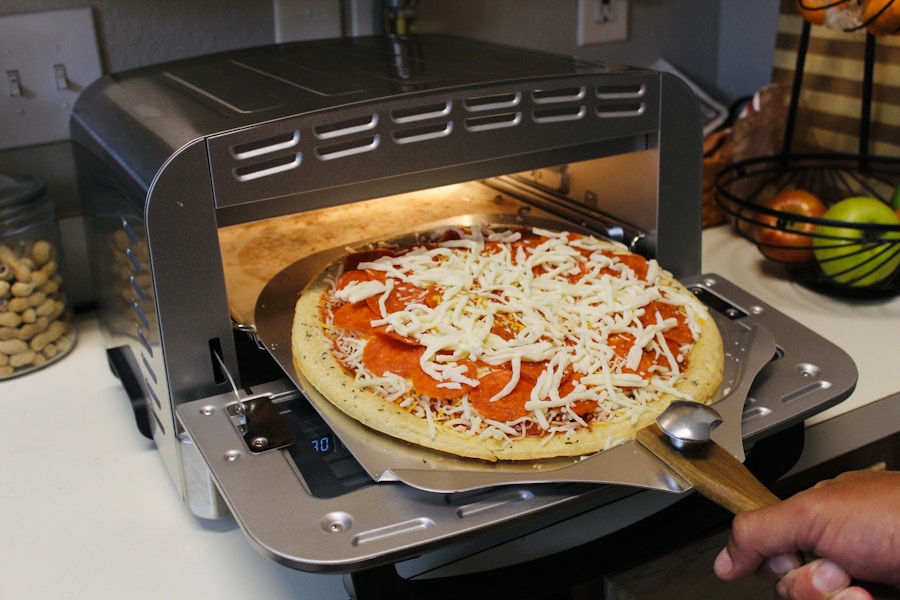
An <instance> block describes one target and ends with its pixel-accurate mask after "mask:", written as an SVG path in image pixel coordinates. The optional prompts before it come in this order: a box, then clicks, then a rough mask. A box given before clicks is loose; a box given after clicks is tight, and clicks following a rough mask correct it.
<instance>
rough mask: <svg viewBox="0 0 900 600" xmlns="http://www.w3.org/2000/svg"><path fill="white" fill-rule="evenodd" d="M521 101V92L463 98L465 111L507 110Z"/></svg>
mask: <svg viewBox="0 0 900 600" xmlns="http://www.w3.org/2000/svg"><path fill="white" fill-rule="evenodd" d="M521 103H522V94H521V92H503V93H501V94H490V95H488V96H472V97H471V98H466V99H465V100H463V107H464V108H465V109H466V111H467V112H483V111H487V110H508V109H510V108H515V107H517V106H519V104H521Z"/></svg>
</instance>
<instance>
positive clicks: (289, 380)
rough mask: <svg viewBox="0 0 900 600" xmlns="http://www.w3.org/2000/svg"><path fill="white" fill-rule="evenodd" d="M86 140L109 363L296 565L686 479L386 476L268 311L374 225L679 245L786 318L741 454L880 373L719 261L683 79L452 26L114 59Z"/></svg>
mask: <svg viewBox="0 0 900 600" xmlns="http://www.w3.org/2000/svg"><path fill="white" fill-rule="evenodd" d="M72 137H73V140H74V141H75V143H76V147H77V152H76V159H77V167H78V175H79V181H80V186H81V188H82V195H83V198H84V203H85V213H86V214H87V216H88V218H87V224H88V225H87V227H88V232H89V243H90V251H91V262H92V264H93V266H94V273H93V276H94V278H95V286H96V289H97V296H98V302H99V310H100V315H101V318H102V321H103V324H104V330H105V334H106V337H107V343H108V353H109V357H110V363H111V365H112V367H113V369H114V371H115V372H116V373H117V374H118V376H119V377H120V378H121V379H122V381H123V383H124V384H125V387H126V389H127V390H128V391H129V395H130V397H131V398H132V401H133V403H134V404H135V407H136V409H135V410H136V417H137V419H138V422H139V425H140V426H141V427H142V428H143V429H144V430H145V432H146V434H147V435H148V436H152V438H153V439H154V441H155V442H156V445H157V447H158V448H159V451H160V454H161V455H162V457H163V460H164V462H165V464H166V466H167V467H168V469H169V471H170V473H171V474H172V477H173V479H174V481H175V484H176V486H177V487H178V489H179V491H180V493H181V494H182V496H183V497H184V500H185V502H186V503H187V504H188V506H189V507H190V509H191V510H192V511H193V512H194V513H195V514H197V515H198V516H201V517H206V518H215V517H221V516H224V515H227V514H229V513H231V514H233V515H234V517H235V518H236V520H237V522H238V523H239V524H240V526H241V527H242V529H243V530H244V532H245V534H246V536H247V538H248V540H249V541H250V542H251V544H253V546H254V547H255V548H257V549H258V550H259V551H260V552H261V553H263V554H264V555H266V556H268V557H270V558H272V559H273V560H275V561H278V562H280V563H283V564H285V565H288V566H290V567H293V568H297V569H301V570H308V571H317V572H345V573H346V572H352V571H358V570H361V569H367V568H370V567H375V566H380V565H386V564H390V563H397V562H399V561H404V560H405V559H410V558H412V557H416V556H419V555H423V554H427V555H430V556H439V555H441V556H444V557H450V558H448V560H456V558H458V556H459V555H460V554H465V553H470V552H471V551H472V547H473V546H474V547H480V548H482V549H484V548H487V547H490V546H493V545H494V544H496V543H497V540H499V539H512V538H515V537H517V536H519V535H522V534H523V533H525V532H535V531H537V530H540V529H545V528H551V529H552V528H554V527H557V525H558V524H559V526H562V524H563V523H569V524H572V523H576V522H585V521H589V522H590V523H592V524H593V525H592V526H591V527H588V528H581V529H582V531H583V532H585V533H584V534H583V535H587V536H588V537H597V536H602V535H604V534H605V533H608V532H612V531H615V530H617V529H619V528H620V527H622V526H624V525H625V524H627V523H634V522H635V521H640V520H641V519H643V518H644V517H646V516H648V515H650V514H653V513H654V512H655V511H658V510H660V508H661V507H664V506H667V505H669V504H671V503H673V502H675V501H676V500H677V499H679V498H681V497H682V495H683V494H681V493H678V492H685V491H686V489H687V488H686V486H685V485H684V484H683V482H679V481H678V478H677V477H674V478H673V477H667V476H666V473H665V472H664V471H663V472H660V473H657V474H656V475H654V476H653V477H650V478H649V479H647V478H644V479H642V480H636V481H629V480H623V479H621V477H620V476H619V475H615V474H610V473H604V472H602V471H600V472H597V473H593V474H592V476H591V477H589V478H587V479H586V480H585V481H579V482H570V481H567V480H565V478H563V480H561V481H553V478H552V477H551V478H549V480H545V481H544V482H540V483H538V482H525V483H517V482H511V483H510V482H502V481H499V482H492V485H487V486H484V485H473V486H470V487H468V488H465V489H462V488H460V489H459V490H455V489H451V490H447V489H443V490H442V491H424V490H422V489H419V488H417V487H414V486H412V485H407V484H406V483H402V482H400V481H398V480H397V478H392V477H391V476H390V473H387V474H386V475H385V473H384V472H381V473H376V474H374V475H373V472H372V471H371V469H367V468H366V467H365V466H364V461H363V460H361V458H362V457H360V456H357V455H356V454H354V452H353V450H354V448H350V447H348V445H349V444H351V443H353V440H349V439H342V438H341V437H340V436H338V435H335V433H334V428H333V427H330V426H329V419H330V418H331V417H330V416H329V415H327V414H321V413H320V411H319V410H317V409H316V408H314V405H313V404H310V402H309V401H308V400H307V398H306V397H305V396H304V394H303V393H302V391H301V390H300V389H299V387H298V385H296V382H295V381H294V374H293V373H291V372H289V371H288V369H282V368H281V366H280V364H284V363H283V361H281V362H280V363H279V361H277V360H275V359H277V357H278V355H279V354H280V353H282V352H283V347H278V344H279V343H283V340H281V341H279V340H275V341H272V340H271V339H268V340H267V339H265V336H260V335H258V333H259V332H258V327H257V325H262V323H257V320H258V319H263V320H265V321H266V324H267V325H268V324H270V321H271V320H272V319H275V320H276V321H278V320H279V319H282V320H283V319H284V315H283V313H279V312H278V311H275V313H276V314H275V315H274V316H273V315H272V310H271V307H269V306H268V305H267V300H266V298H276V299H281V301H283V302H285V304H286V306H288V307H291V306H292V305H293V299H292V298H291V297H290V296H288V297H287V299H286V300H284V298H285V295H284V294H280V293H279V294H275V295H274V296H272V295H271V286H276V287H277V286H286V287H279V288H278V289H279V290H281V289H287V290H289V291H290V290H293V292H294V293H295V294H296V291H298V290H299V289H300V288H302V284H303V281H304V278H305V277H307V276H308V274H309V273H308V271H309V270H310V269H311V267H310V264H315V263H316V261H318V260H322V259H323V258H327V257H328V256H329V253H333V252H341V251H343V248H344V247H345V246H348V245H353V244H354V243H356V242H358V241H359V240H363V239H367V238H377V237H382V236H386V235H389V234H396V233H402V232H406V231H410V230H411V229H416V228H421V227H428V226H430V225H431V224H432V223H433V222H437V221H447V220H449V221H454V222H460V223H464V222H472V221H483V220H487V221H498V220H499V221H503V222H520V221H521V222H529V221H532V220H538V221H540V222H542V223H546V222H550V223H555V224H557V225H564V226H566V227H573V228H580V229H587V230H590V231H592V232H595V233H596V234H598V235H602V236H606V237H608V238H611V239H614V240H618V241H621V242H623V243H625V244H627V245H628V246H629V247H631V248H632V249H634V250H636V251H638V252H641V253H643V254H645V255H647V256H649V257H655V258H657V259H658V260H659V261H660V262H661V263H662V265H663V266H664V267H666V268H668V269H669V270H671V271H673V272H674V274H675V275H676V276H677V277H679V278H681V279H682V280H683V281H684V282H685V283H687V284H688V285H690V286H691V288H692V289H694V291H695V292H696V293H697V295H698V296H699V297H700V298H701V299H702V300H703V301H705V302H707V303H708V304H709V305H710V306H711V307H712V309H713V311H714V313H715V314H716V315H717V320H718V321H719V322H720V324H721V326H722V327H723V331H726V332H727V336H729V337H728V339H736V340H737V342H736V343H737V345H738V346H739V345H740V339H741V337H742V335H743V333H742V332H746V331H748V330H749V329H750V328H751V327H752V326H753V325H756V324H758V325H761V326H763V327H765V328H766V329H768V330H769V331H771V332H772V333H773V334H774V335H775V337H776V340H777V342H778V348H779V350H778V353H777V356H776V357H775V358H774V359H773V361H772V362H771V363H770V364H769V365H767V366H766V367H765V368H764V370H763V372H762V373H761V375H760V376H759V377H758V379H757V382H756V384H755V385H754V386H753V388H752V389H751V392H750V397H749V399H748V401H747V402H746V404H745V405H744V407H743V415H742V423H743V427H742V432H743V444H742V446H743V447H741V448H735V449H734V451H735V452H737V453H740V454H741V455H743V451H744V449H745V448H747V449H751V448H752V447H753V446H754V444H755V443H756V442H757V441H759V440H763V439H765V438H768V437H769V436H771V435H772V434H774V433H776V432H779V431H782V430H785V429H787V428H789V427H791V426H792V425H795V424H798V423H800V422H802V420H803V419H804V418H805V417H806V416H808V415H811V414H814V413H816V412H819V411H822V410H824V409H825V408H828V407H830V406H832V405H834V404H836V403H838V402H839V401H841V400H842V399H844V398H845V397H847V396H848V395H849V394H850V392H851V391H852V389H853V387H854V386H855V383H856V368H855V366H854V364H853V362H852V361H851V360H850V358H849V357H848V356H847V355H846V354H845V353H844V352H843V351H841V350H840V349H838V348H836V347H835V346H834V345H832V344H830V343H829V342H828V341H826V340H824V339H822V338H821V337H819V336H818V335H816V334H815V333H813V332H811V331H809V330H807V329H806V328H804V327H802V326H800V325H799V324H798V323H796V322H794V321H792V320H790V319H789V318H787V317H785V316H784V315H782V314H780V313H778V312H777V311H775V310H774V309H773V308H771V307H769V306H767V305H765V304H764V303H762V302H760V301H759V300H757V299H756V298H754V297H752V296H751V295H749V294H747V293H746V292H744V291H743V290H741V289H739V288H737V287H736V286H734V285H733V284H731V283H729V282H728V281H726V280H724V279H723V278H721V277H719V276H717V275H714V274H702V272H701V265H700V232H701V200H700V197H701V191H700V185H701V149H700V148H701V124H700V115H699V110H698V107H697V102H696V99H695V97H694V96H693V95H692V93H691V91H690V89H689V88H688V87H687V86H686V85H684V84H683V83H682V82H681V81H680V80H678V79H676V78H675V77H673V76H671V75H667V74H663V73H658V72H654V71H649V70H641V69H634V68H630V67H624V66H618V65H609V64H604V63H599V62H588V61H582V60H577V59H572V58H569V57H563V56H556V55H549V54H543V53H537V52H532V51H528V50H521V49H516V48H510V47H505V46H499V45H494V44H489V43H484V42H476V41H471V40H463V39H457V38H452V37H446V36H437V35H436V36H422V37H369V38H353V39H337V40H324V41H313V42H303V43H298V44H288V45H279V46H272V47H264V48H257V49H250V50H242V51H236V52H231V53H225V54H218V55H214V56H206V57H199V58H192V59H188V60H183V61H178V62H173V63H169V64H165V65H158V66H152V67H148V68H144V69H139V70H135V71H130V72H126V73H120V74H115V75H110V76H108V77H105V78H103V79H101V80H100V81H98V82H97V83H95V84H93V85H92V86H90V87H89V88H88V89H87V90H85V91H84V92H83V93H82V94H81V97H80V99H79V101H78V104H77V105H76V107H75V109H74V112H73V118H72ZM298 261H299V264H300V265H301V266H300V267H298V266H297V265H298ZM310 261H311V262H310ZM267 294H269V295H267ZM294 298H295V296H294ZM287 322H289V318H288V321H287ZM276 332H277V327H276ZM276 337H277V336H276ZM735 348H737V346H736V347H735ZM733 349H734V348H733ZM273 357H274V358H273ZM286 371H288V372H286ZM731 383H734V382H733V381H732V382H731ZM723 391H724V390H723ZM739 445H740V444H739ZM617 448H618V450H616V449H614V450H616V452H618V453H619V454H624V453H625V452H631V453H633V452H636V451H634V450H631V449H628V450H623V449H625V448H630V447H628V446H619V447H617ZM610 452H611V451H610ZM602 454H605V453H601V455H602ZM640 460H643V459H640ZM642 464H646V463H642ZM642 468H643V467H642ZM376 479H380V480H379V481H376ZM605 481H615V482H618V483H617V484H612V483H605ZM597 482H604V483H597ZM493 483H496V484H493ZM621 483H624V484H628V485H621ZM498 536H499V537H498ZM582 541H583V540H582ZM568 543H572V544H574V543H578V540H576V539H572V540H569V541H568ZM553 551H554V548H553V547H551V546H547V547H545V548H542V549H541V550H540V552H544V553H549V552H553ZM507 560H517V559H516V558H507Z"/></svg>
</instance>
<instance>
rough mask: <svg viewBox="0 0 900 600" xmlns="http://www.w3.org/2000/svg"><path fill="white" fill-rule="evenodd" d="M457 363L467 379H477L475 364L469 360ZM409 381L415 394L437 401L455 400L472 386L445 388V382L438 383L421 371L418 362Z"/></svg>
mask: <svg viewBox="0 0 900 600" xmlns="http://www.w3.org/2000/svg"><path fill="white" fill-rule="evenodd" d="M420 356H421V354H420ZM459 362H460V364H461V365H463V367H465V369H466V377H468V378H469V379H475V378H477V376H478V374H477V371H476V369H475V363H473V362H472V361H470V360H462V361H459ZM410 379H412V384H413V387H414V388H416V391H417V392H419V393H420V394H423V395H425V396H428V397H430V398H435V399H437V400H455V399H456V398H459V397H460V396H462V395H463V394H465V393H467V392H469V391H470V390H471V389H472V386H471V385H469V384H467V383H462V384H460V386H459V387H447V385H446V383H447V382H442V381H438V380H437V379H435V378H434V377H432V376H431V375H429V374H428V373H426V372H425V371H423V370H422V367H421V365H420V364H419V363H418V362H417V363H416V368H415V369H414V370H413V372H412V375H411V377H410ZM441 384H444V385H441Z"/></svg>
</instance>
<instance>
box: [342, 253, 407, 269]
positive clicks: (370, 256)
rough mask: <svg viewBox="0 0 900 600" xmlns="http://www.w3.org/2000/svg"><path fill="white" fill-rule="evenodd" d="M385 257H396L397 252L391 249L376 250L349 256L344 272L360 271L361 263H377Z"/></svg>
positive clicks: (345, 260)
mask: <svg viewBox="0 0 900 600" xmlns="http://www.w3.org/2000/svg"><path fill="white" fill-rule="evenodd" d="M384 256H389V257H392V256H396V254H395V252H394V251H393V250H391V249H389V248H376V249H374V250H362V251H360V252H354V253H353V254H349V255H347V257H346V258H344V270H346V271H355V270H357V269H359V264H360V263H365V262H375V261H376V260H378V259H379V258H382V257H384Z"/></svg>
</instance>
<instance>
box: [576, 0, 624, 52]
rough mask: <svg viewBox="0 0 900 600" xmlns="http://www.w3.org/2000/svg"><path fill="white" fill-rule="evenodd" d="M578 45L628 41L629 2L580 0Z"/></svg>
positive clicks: (619, 0) (622, 0) (618, 0)
mask: <svg viewBox="0 0 900 600" xmlns="http://www.w3.org/2000/svg"><path fill="white" fill-rule="evenodd" d="M577 37H578V45H579V46H588V45H590V44H603V43H605V42H621V41H624V40H627V39H628V0H578V34H577Z"/></svg>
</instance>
